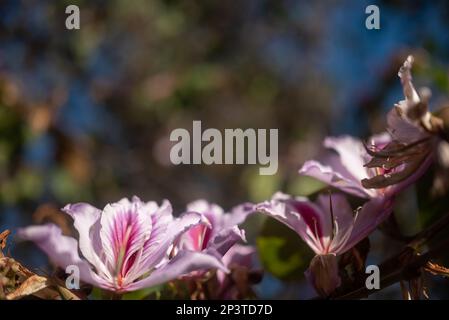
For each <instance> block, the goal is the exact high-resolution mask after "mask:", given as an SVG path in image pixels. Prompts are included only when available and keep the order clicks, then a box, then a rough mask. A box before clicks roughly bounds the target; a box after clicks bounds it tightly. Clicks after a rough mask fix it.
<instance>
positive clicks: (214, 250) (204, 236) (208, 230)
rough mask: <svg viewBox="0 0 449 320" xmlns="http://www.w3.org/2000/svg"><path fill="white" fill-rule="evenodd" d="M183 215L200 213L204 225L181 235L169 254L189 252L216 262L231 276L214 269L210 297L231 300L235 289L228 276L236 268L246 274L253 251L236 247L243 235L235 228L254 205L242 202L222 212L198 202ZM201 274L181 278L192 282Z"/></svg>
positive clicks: (241, 230)
mask: <svg viewBox="0 0 449 320" xmlns="http://www.w3.org/2000/svg"><path fill="white" fill-rule="evenodd" d="M187 212H198V213H200V214H201V215H202V217H203V221H204V222H203V223H202V224H199V225H197V226H195V227H193V228H190V229H189V230H187V231H186V232H184V233H183V234H182V235H181V236H180V237H179V239H178V240H177V241H176V245H175V246H174V248H173V252H175V253H176V252H178V251H179V250H191V251H197V252H204V253H207V254H209V255H213V256H215V257H217V258H218V259H220V260H221V262H222V263H223V265H224V266H225V267H226V268H227V269H228V270H230V272H231V273H226V272H223V271H222V270H217V273H216V276H214V277H213V278H214V281H216V283H217V285H218V286H217V288H216V290H214V294H213V297H215V298H220V299H222V298H226V299H231V298H235V297H236V296H238V293H239V290H238V289H237V288H236V287H235V284H234V283H233V281H231V280H230V279H229V277H232V273H233V272H234V270H235V269H236V268H238V269H241V268H246V269H247V270H246V271H250V268H251V267H252V265H253V264H252V261H253V260H254V256H255V249H254V248H253V247H252V246H248V245H241V244H239V242H246V238H245V232H244V230H243V229H240V227H239V225H240V224H241V223H243V222H244V221H245V219H246V218H247V216H248V215H249V214H251V213H253V212H254V205H253V204H251V203H245V204H242V205H239V206H237V207H235V208H233V209H232V210H231V211H230V212H229V213H225V211H224V210H223V209H222V208H221V207H220V206H218V205H216V204H214V203H209V202H208V201H206V200H202V199H201V200H197V201H194V202H192V203H190V204H188V205H187ZM203 275H204V272H201V271H195V272H193V273H191V274H189V275H186V276H185V277H184V278H189V279H190V280H195V279H197V278H200V277H201V276H203ZM241 285H242V286H243V285H244V284H243V283H242V284H241Z"/></svg>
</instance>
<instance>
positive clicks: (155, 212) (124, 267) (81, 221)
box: [19, 197, 228, 293]
mask: <svg viewBox="0 0 449 320" xmlns="http://www.w3.org/2000/svg"><path fill="white" fill-rule="evenodd" d="M63 211H64V212H65V213H67V214H68V215H70V216H71V217H72V218H73V223H74V227H75V229H76V230H77V231H78V234H79V238H78V240H76V239H75V238H72V237H68V236H65V235H62V233H61V229H60V228H59V227H57V226H56V225H54V224H47V225H41V226H30V227H27V228H24V229H21V230H20V231H19V236H20V237H21V238H23V239H26V240H31V241H34V242H35V243H36V244H37V245H38V246H39V247H40V248H41V249H42V250H43V251H44V252H45V253H46V254H47V255H48V256H49V258H50V259H51V260H52V261H53V262H54V263H55V264H56V265H58V266H59V267H62V268H64V269H65V268H66V267H67V266H69V265H75V266H77V267H78V268H79V270H80V278H81V280H82V281H85V282H87V283H90V284H92V285H94V286H98V287H101V288H103V289H106V290H109V291H114V292H117V293H124V292H128V291H133V290H137V289H141V288H145V287H151V286H155V285H159V284H162V283H165V282H167V281H170V280H174V279H176V278H178V277H179V276H182V275H184V274H187V273H190V272H192V271H195V270H207V269H211V268H213V269H220V270H222V271H223V272H228V270H227V268H226V267H225V266H224V265H223V264H222V262H221V261H220V260H219V259H217V258H216V257H214V256H212V255H209V254H206V253H203V252H196V251H191V250H180V251H179V252H177V254H176V255H175V256H171V257H169V256H168V252H169V249H170V247H171V246H172V245H173V242H174V241H175V239H177V238H178V237H179V236H180V235H181V234H182V233H184V232H186V231H188V230H189V229H191V228H194V227H195V226H198V225H200V224H202V223H204V222H205V221H204V218H203V216H202V215H200V214H199V213H195V212H187V213H185V214H183V215H182V216H180V217H179V218H174V217H173V216H172V207H171V205H170V203H169V202H168V201H167V200H165V201H163V203H162V205H161V206H158V205H157V203H156V202H146V203H145V202H142V201H141V200H140V199H139V198H137V197H133V198H132V200H131V201H130V200H128V199H126V198H125V199H122V200H120V201H119V202H116V203H112V204H108V205H106V207H105V208H104V209H103V210H99V209H97V208H95V207H93V206H91V205H89V204H87V203H77V204H69V205H67V206H65V207H64V209H63Z"/></svg>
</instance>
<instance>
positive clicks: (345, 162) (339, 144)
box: [299, 134, 393, 199]
mask: <svg viewBox="0 0 449 320" xmlns="http://www.w3.org/2000/svg"><path fill="white" fill-rule="evenodd" d="M389 141H390V137H389V136H388V135H387V134H381V135H377V136H374V137H372V138H371V141H370V145H371V146H372V147H376V148H378V149H382V148H383V147H384V146H385V145H387V144H388V143H389ZM324 146H325V147H326V148H329V149H333V150H334V151H336V154H329V155H328V157H327V161H326V164H322V163H320V162H318V161H315V160H310V161H306V163H304V165H303V166H302V168H301V169H300V170H299V174H300V175H306V176H310V177H313V178H315V179H318V180H320V181H322V182H324V183H326V184H328V185H330V186H332V187H334V188H337V189H340V190H341V191H343V192H346V193H349V194H352V195H354V196H357V197H360V198H365V199H372V198H376V197H382V196H384V195H391V194H392V191H393V190H391V189H366V188H365V187H364V186H363V185H362V180H364V179H369V178H371V177H374V176H376V175H377V174H378V171H377V170H376V169H373V168H368V167H366V166H365V164H366V163H368V162H369V161H370V160H371V156H370V155H369V154H368V152H367V151H366V148H365V146H364V145H363V143H362V142H361V141H360V140H358V139H356V138H354V137H351V136H340V137H328V138H326V139H325V140H324Z"/></svg>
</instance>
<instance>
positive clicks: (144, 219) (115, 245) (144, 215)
mask: <svg viewBox="0 0 449 320" xmlns="http://www.w3.org/2000/svg"><path fill="white" fill-rule="evenodd" d="M145 208H146V207H145V206H143V203H142V202H140V200H136V199H133V201H132V202H130V201H128V200H127V199H122V200H121V201H120V202H117V203H113V204H109V205H107V206H106V207H105V208H104V210H103V213H102V215H101V220H100V222H101V230H100V238H101V242H102V248H103V252H104V253H105V255H106V260H107V261H108V263H109V269H110V270H111V272H112V273H113V274H114V276H116V277H118V281H119V282H121V281H122V278H123V277H125V275H126V273H127V272H128V270H129V269H130V268H131V267H132V266H133V264H134V259H135V257H136V254H137V252H138V251H139V250H140V249H141V248H143V245H144V243H145V241H146V240H148V239H149V238H150V235H151V230H152V223H151V216H150V214H149V213H148V212H147V211H146V210H145ZM119 285H121V284H119Z"/></svg>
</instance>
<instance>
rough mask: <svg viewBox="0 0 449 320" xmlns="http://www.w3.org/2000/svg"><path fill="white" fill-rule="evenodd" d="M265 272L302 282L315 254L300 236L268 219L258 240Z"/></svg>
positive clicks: (280, 277)
mask: <svg viewBox="0 0 449 320" xmlns="http://www.w3.org/2000/svg"><path fill="white" fill-rule="evenodd" d="M256 244H257V248H258V252H259V257H260V260H261V263H262V265H263V267H264V268H265V270H267V271H268V272H270V273H271V274H273V275H274V276H275V277H277V278H279V279H281V280H285V281H295V280H300V279H302V278H303V277H304V271H305V270H306V269H307V267H308V266H309V262H310V260H311V259H312V257H313V252H312V251H311V250H310V249H309V248H308V247H307V245H306V244H305V243H304V242H303V241H302V240H301V238H300V237H299V235H298V234H297V233H296V232H294V231H293V230H291V229H290V228H288V227H287V226H285V225H284V224H282V223H280V222H278V221H277V220H274V219H271V218H270V219H267V220H266V222H265V224H264V226H263V228H262V230H261V232H260V235H259V237H258V238H257V240H256Z"/></svg>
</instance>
